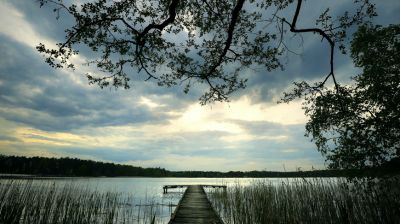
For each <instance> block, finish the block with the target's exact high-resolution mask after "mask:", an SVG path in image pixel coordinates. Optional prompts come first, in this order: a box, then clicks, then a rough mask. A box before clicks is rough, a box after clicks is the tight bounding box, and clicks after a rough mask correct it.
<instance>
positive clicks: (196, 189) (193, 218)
mask: <svg viewBox="0 0 400 224" xmlns="http://www.w3.org/2000/svg"><path fill="white" fill-rule="evenodd" d="M182 223H185V224H223V222H222V220H221V219H220V217H219V216H218V215H217V214H216V213H215V211H214V209H213V208H212V206H211V203H210V201H209V200H208V198H207V195H206V193H205V192H204V189H203V186H202V185H189V186H188V187H187V189H186V191H185V193H184V194H183V196H182V199H181V201H180V203H179V204H178V206H177V207H176V209H175V212H174V214H173V215H172V217H171V220H170V221H169V224H182Z"/></svg>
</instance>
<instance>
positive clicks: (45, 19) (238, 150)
mask: <svg viewBox="0 0 400 224" xmlns="http://www.w3.org/2000/svg"><path fill="white" fill-rule="evenodd" d="M323 4H325V3H320V2H319V1H315V2H312V1H307V2H305V4H304V11H303V12H302V14H301V16H300V18H299V24H298V26H299V27H307V26H309V25H310V24H314V22H313V20H315V18H316V16H318V14H316V12H317V11H320V9H323V8H324V7H326V5H323ZM326 4H331V6H332V10H334V11H338V12H340V11H343V10H344V9H346V8H349V6H350V5H351V4H352V3H351V2H347V1H342V2H340V3H337V2H336V1H332V2H330V3H326ZM310 5H312V7H311V6H310ZM377 6H378V13H380V17H379V18H378V19H377V22H378V23H380V24H389V23H395V22H398V21H400V17H399V14H398V13H397V12H398V10H399V9H400V2H398V1H395V0H391V1H385V2H383V3H381V2H378V5H377ZM287 11H288V13H290V14H288V16H287V18H291V14H292V11H293V8H289V9H288V10H287ZM61 17H62V19H60V20H55V15H54V13H53V12H52V10H51V8H48V7H47V6H45V7H44V8H39V4H38V3H37V2H36V1H12V0H5V1H1V2H0V154H9V155H25V156H34V155H35V156H36V155H37V156H56V157H61V156H69V157H79V158H83V159H94V160H101V161H111V162H118V163H125V164H133V165H139V166H145V167H155V166H157V167H165V168H167V169H171V170H221V171H228V170H264V169H267V170H283V169H286V170H294V169H296V168H298V167H302V168H303V169H311V167H312V166H313V167H316V168H322V167H324V159H323V157H322V156H321V155H320V153H319V152H317V151H316V147H315V146H314V144H313V143H312V142H310V139H308V138H306V137H305V136H304V131H305V130H304V124H305V123H306V121H307V118H306V117H305V116H304V113H303V111H302V109H301V101H296V102H293V103H291V104H276V101H278V100H279V99H280V97H281V96H282V92H283V91H284V90H287V89H290V88H291V83H292V82H293V81H296V80H297V81H298V80H320V79H321V77H323V76H324V75H325V74H327V71H328V64H329V55H327V49H328V45H327V44H326V43H325V42H321V41H320V40H321V39H320V37H319V36H318V35H313V34H306V35H303V36H302V37H300V36H296V37H293V38H292V37H291V36H290V35H289V36H288V37H287V38H288V39H287V44H288V45H290V47H291V49H292V50H293V51H295V52H298V53H300V55H295V54H288V55H284V56H283V61H284V62H286V64H285V70H284V71H273V72H267V71H265V70H263V69H260V70H257V71H256V70H246V71H244V73H243V74H242V76H243V77H246V78H248V79H249V82H248V87H247V88H246V89H245V90H240V91H238V92H237V93H235V94H234V95H233V96H232V100H231V102H229V103H215V104H212V105H207V106H200V105H199V103H198V98H199V97H200V95H201V93H202V91H203V89H202V87H201V86H197V87H195V88H193V89H192V90H191V91H190V92H189V94H183V93H182V87H179V86H178V87H173V88H162V87H158V86H157V84H156V83H154V82H145V81H143V80H144V76H143V75H140V74H136V72H134V71H133V72H132V79H133V82H132V88H131V89H129V90H123V89H120V90H115V89H113V88H110V89H104V90H101V89H99V88H98V87H97V86H90V85H88V84H87V80H86V77H85V76H84V75H83V74H85V73H87V72H89V73H90V72H94V70H92V68H91V67H87V66H82V65H80V64H81V63H83V62H85V61H86V60H87V59H89V58H90V57H91V56H92V55H91V54H90V52H89V51H87V50H85V49H84V48H82V51H81V52H82V54H80V55H79V56H75V57H74V58H73V59H72V60H74V61H76V62H78V63H77V64H78V67H77V69H76V70H75V71H70V70H54V69H51V68H50V67H49V66H47V65H46V64H45V63H44V61H43V58H42V56H41V55H40V54H39V53H38V52H37V51H36V49H35V46H36V45H37V44H39V43H45V44H46V45H49V46H55V44H56V43H57V42H59V41H62V39H63V38H64V35H65V34H64V29H65V28H67V27H68V26H70V25H71V24H72V21H71V18H68V17H67V16H66V15H61ZM301 39H303V41H304V42H303V43H302V44H299V43H301ZM335 57H336V61H335V62H336V64H335V66H336V73H337V77H338V79H339V80H340V81H341V82H348V81H349V77H350V76H352V75H355V74H356V73H357V72H358V70H357V69H356V68H354V66H353V65H352V63H351V60H349V57H348V56H343V55H340V54H339V53H337V54H336V55H335Z"/></svg>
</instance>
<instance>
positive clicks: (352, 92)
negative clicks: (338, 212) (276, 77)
mask: <svg viewBox="0 0 400 224" xmlns="http://www.w3.org/2000/svg"><path fill="white" fill-rule="evenodd" d="M351 56H352V58H353V61H354V64H355V65H356V66H357V67H360V68H362V73H361V74H359V75H357V76H355V77H354V78H353V81H354V83H353V84H352V85H346V86H341V87H340V89H339V94H338V93H337V92H336V91H335V90H333V89H329V88H315V87H313V86H311V85H309V84H308V83H306V82H301V83H296V88H295V90H294V91H293V92H291V93H289V94H288V93H286V94H285V97H284V99H283V101H285V102H288V101H290V100H293V99H294V98H296V97H305V99H306V102H305V104H304V109H305V113H306V115H308V117H309V118H310V119H309V121H308V123H307V125H306V131H307V135H309V136H311V137H312V139H313V140H314V141H315V143H316V145H317V147H318V150H319V151H321V152H322V153H323V154H324V155H326V156H327V159H328V160H329V161H330V162H331V164H330V167H331V168H347V169H348V168H365V167H376V166H380V165H381V164H383V163H385V162H387V161H389V160H391V159H393V158H398V157H399V155H400V92H399V90H400V73H399V71H400V70H399V68H400V25H390V26H388V27H381V26H371V25H367V26H361V27H360V28H359V30H358V31H357V32H356V33H355V35H354V39H353V41H352V44H351Z"/></svg>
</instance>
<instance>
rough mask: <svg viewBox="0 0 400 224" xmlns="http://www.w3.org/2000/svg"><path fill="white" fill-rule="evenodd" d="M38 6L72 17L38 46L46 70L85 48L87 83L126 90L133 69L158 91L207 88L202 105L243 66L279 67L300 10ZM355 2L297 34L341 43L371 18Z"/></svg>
mask: <svg viewBox="0 0 400 224" xmlns="http://www.w3.org/2000/svg"><path fill="white" fill-rule="evenodd" d="M38 2H39V3H40V5H41V6H43V5H45V4H50V5H53V6H54V7H55V8H54V11H55V12H56V13H57V18H58V17H59V15H60V12H61V11H63V12H67V13H68V14H69V15H70V16H72V17H73V19H74V20H75V22H74V25H73V26H72V27H71V28H69V29H66V31H65V32H66V37H65V42H62V43H59V44H58V49H49V48H46V46H45V45H44V44H39V45H38V46H37V49H38V51H39V52H42V53H44V54H45V55H46V59H45V60H46V62H47V63H48V64H49V65H50V66H52V67H55V68H64V67H67V68H74V63H73V56H74V55H76V54H78V53H79V52H78V50H77V46H81V45H84V46H87V47H89V48H90V49H91V50H92V51H93V52H94V53H95V54H96V56H97V59H95V60H92V61H89V62H88V63H87V64H88V65H95V66H96V67H97V68H98V70H99V74H87V78H88V80H89V83H91V84H98V85H99V86H100V87H101V88H103V87H106V86H110V85H111V86H115V87H124V88H129V87H130V85H129V80H130V79H131V76H130V75H129V73H133V72H134V70H132V68H133V69H135V68H137V69H138V71H139V74H141V73H144V74H146V75H147V77H148V78H147V79H155V80H157V82H158V84H159V85H161V86H167V87H169V86H173V85H177V84H179V85H183V86H185V87H184V92H185V93H187V92H188V91H189V89H190V88H191V87H192V86H193V85H195V84H200V85H206V86H208V87H209V88H208V91H205V93H204V94H203V96H202V97H201V98H200V102H201V103H202V104H205V103H207V102H213V101H227V100H228V97H229V94H231V93H232V92H234V91H236V90H238V89H241V88H245V86H246V81H247V80H246V79H245V78H243V77H242V76H241V73H243V71H244V69H247V68H251V69H259V68H262V69H263V70H267V71H268V72H270V71H272V70H274V69H278V68H281V69H283V65H282V63H281V62H280V57H279V56H280V55H281V54H282V53H283V52H285V50H288V49H287V47H286V45H285V44H284V41H283V40H284V38H283V34H284V33H285V32H286V29H287V27H286V26H284V25H287V24H288V25H289V26H290V30H291V31H293V32H294V31H299V30H298V29H296V27H295V21H296V20H297V16H298V14H299V10H297V11H296V15H295V18H296V19H295V20H294V22H293V23H292V24H290V23H288V22H287V20H285V18H284V17H283V16H282V15H281V14H280V13H281V12H282V10H284V9H285V8H287V7H288V5H290V4H292V3H293V2H294V1H293V0H266V1H265V0H248V1H245V0H237V1H230V0H224V1H221V0H203V1H198V0H150V1H134V0H120V1H106V0H94V1H90V2H87V3H83V4H73V5H70V6H67V5H65V4H64V3H63V1H62V0H38ZM301 2H302V1H301V0H298V1H297V3H298V8H299V9H300V5H301ZM355 3H357V4H358V5H359V9H358V10H357V11H356V13H355V14H354V15H352V14H349V13H348V12H346V13H345V15H343V16H338V18H333V17H332V16H330V15H329V14H328V11H329V10H327V11H325V12H324V13H323V14H322V15H321V17H320V19H319V20H318V21H317V24H320V25H321V27H322V29H310V30H307V29H303V30H301V32H314V31H315V30H318V33H320V34H321V35H322V34H324V35H323V37H324V38H325V39H328V40H331V39H332V40H333V41H339V42H340V41H342V40H343V39H344V38H345V37H346V29H347V28H349V27H350V26H353V25H359V24H362V23H363V22H364V19H365V18H368V17H372V16H374V15H375V12H374V5H373V4H371V3H369V1H368V0H355ZM335 21H339V23H338V24H337V22H336V23H335ZM271 24H272V25H271ZM335 24H336V25H335ZM274 25H275V26H274ZM333 41H330V42H332V43H331V45H332V52H333V47H334V45H333ZM332 57H333V54H332V56H331V61H332V60H333V58H332ZM332 68H333V66H332ZM331 70H332V69H331ZM329 75H330V76H332V77H333V72H331V74H329Z"/></svg>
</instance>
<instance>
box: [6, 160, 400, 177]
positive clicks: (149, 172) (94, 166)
mask: <svg viewBox="0 0 400 224" xmlns="http://www.w3.org/2000/svg"><path fill="white" fill-rule="evenodd" d="M399 171H400V160H399V159H396V160H392V161H391V162H389V163H388V164H385V165H384V166H382V167H381V168H379V169H370V170H312V171H296V172H294V171H292V172H278V171H246V172H242V171H229V172H216V171H168V170H166V169H164V168H142V167H136V166H131V165H121V164H114V163H104V162H97V161H91V160H81V159H76V158H68V157H67V158H59V159H57V158H46V157H23V156H5V155H0V174H29V175H37V176H71V177H79V176H82V177H100V176H107V177H116V176H130V177H133V176H140V177H348V176H364V175H383V174H387V173H399Z"/></svg>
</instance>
